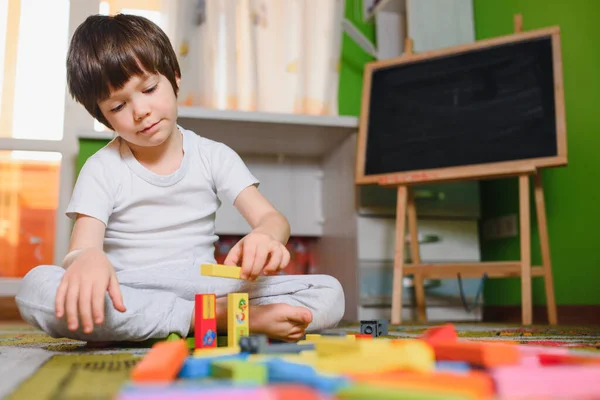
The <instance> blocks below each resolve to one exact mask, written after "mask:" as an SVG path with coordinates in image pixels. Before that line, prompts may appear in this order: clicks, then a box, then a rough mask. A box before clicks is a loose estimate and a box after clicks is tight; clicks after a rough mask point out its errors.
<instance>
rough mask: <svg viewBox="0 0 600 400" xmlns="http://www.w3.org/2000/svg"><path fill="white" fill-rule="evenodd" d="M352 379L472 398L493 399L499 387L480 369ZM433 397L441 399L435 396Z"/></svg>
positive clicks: (394, 372)
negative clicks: (466, 371)
mask: <svg viewBox="0 0 600 400" xmlns="http://www.w3.org/2000/svg"><path fill="white" fill-rule="evenodd" d="M351 378H352V379H353V380H354V381H356V382H362V383H368V384H370V385H373V386H389V387H393V388H394V389H397V390H402V389H405V390H419V391H423V392H430V393H432V394H434V393H439V394H447V395H456V396H464V397H465V398H469V399H492V398H493V397H494V390H495V389H494V381H493V380H492V378H491V377H490V376H489V375H488V374H487V373H484V372H479V371H474V372H469V373H464V374H457V373H454V372H435V373H430V374H421V373H414V372H404V371H393V372H388V373H383V374H379V373H377V374H363V375H351ZM431 398H436V399H437V397H436V396H434V395H432V396H431Z"/></svg>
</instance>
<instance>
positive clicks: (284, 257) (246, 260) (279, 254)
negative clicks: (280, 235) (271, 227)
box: [223, 232, 290, 280]
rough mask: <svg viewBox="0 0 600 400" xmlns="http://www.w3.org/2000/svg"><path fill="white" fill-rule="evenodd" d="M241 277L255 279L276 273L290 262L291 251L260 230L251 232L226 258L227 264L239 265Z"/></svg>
mask: <svg viewBox="0 0 600 400" xmlns="http://www.w3.org/2000/svg"><path fill="white" fill-rule="evenodd" d="M240 261H241V263H242V264H241V267H242V271H241V278H242V279H248V280H255V279H256V278H257V277H258V276H259V275H260V274H261V272H262V274H263V275H274V274H276V273H277V272H279V271H280V270H282V269H283V268H285V267H286V266H287V265H288V263H289V262H290V252H289V251H288V249H286V247H285V246H284V245H283V243H281V242H280V241H278V240H275V239H273V238H272V237H271V236H270V235H267V234H266V233H260V232H251V233H249V234H248V235H246V236H244V238H242V240H240V241H239V242H237V243H236V244H235V246H233V248H232V249H231V250H230V251H229V253H228V254H227V257H226V258H225V262H224V263H223V264H225V265H239V262H240Z"/></svg>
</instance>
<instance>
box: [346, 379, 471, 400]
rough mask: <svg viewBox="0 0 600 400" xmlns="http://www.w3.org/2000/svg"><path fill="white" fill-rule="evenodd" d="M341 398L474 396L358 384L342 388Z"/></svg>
mask: <svg viewBox="0 0 600 400" xmlns="http://www.w3.org/2000/svg"><path fill="white" fill-rule="evenodd" d="M336 396H337V397H336V398H337V399H339V400H365V399H369V400H405V399H410V400H431V399H435V400H473V398H472V397H468V396H461V395H456V394H445V393H439V392H437V391H427V390H418V389H405V388H397V387H393V386H389V385H373V384H369V383H362V384H356V385H352V386H348V387H345V388H342V389H340V391H339V392H338V393H336Z"/></svg>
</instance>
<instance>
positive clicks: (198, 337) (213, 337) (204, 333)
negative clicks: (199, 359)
mask: <svg viewBox="0 0 600 400" xmlns="http://www.w3.org/2000/svg"><path fill="white" fill-rule="evenodd" d="M195 316H196V321H195V325H194V338H195V346H194V347H195V348H196V349H202V348H209V347H217V298H216V296H215V294H214V293H211V294H197V295H196V310H195Z"/></svg>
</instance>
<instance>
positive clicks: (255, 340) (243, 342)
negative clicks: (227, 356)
mask: <svg viewBox="0 0 600 400" xmlns="http://www.w3.org/2000/svg"><path fill="white" fill-rule="evenodd" d="M314 349H315V345H314V343H307V344H296V343H274V344H269V343H268V342H267V336H265V335H249V336H244V337H242V338H240V350H241V351H243V352H245V353H249V354H285V353H300V352H301V351H305V350H314Z"/></svg>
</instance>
